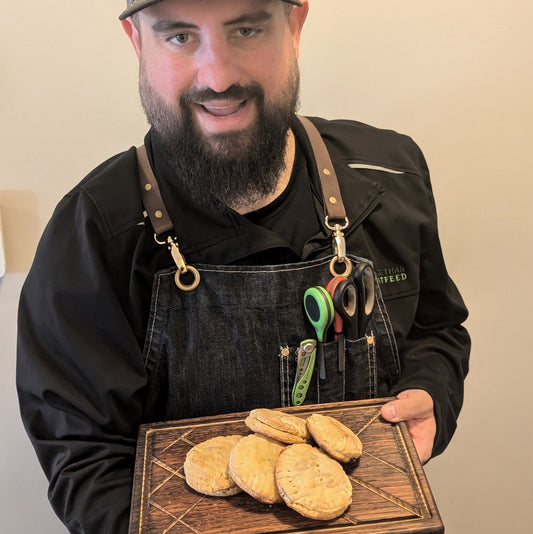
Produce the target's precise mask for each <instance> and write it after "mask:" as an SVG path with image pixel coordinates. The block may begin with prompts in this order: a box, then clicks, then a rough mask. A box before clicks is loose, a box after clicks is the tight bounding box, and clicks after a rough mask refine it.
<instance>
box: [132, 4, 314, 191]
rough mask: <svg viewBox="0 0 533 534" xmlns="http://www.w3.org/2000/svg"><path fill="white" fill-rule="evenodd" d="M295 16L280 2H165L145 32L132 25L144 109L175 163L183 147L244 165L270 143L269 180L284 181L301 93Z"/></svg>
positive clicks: (298, 16)
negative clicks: (291, 127) (272, 165)
mask: <svg viewBox="0 0 533 534" xmlns="http://www.w3.org/2000/svg"><path fill="white" fill-rule="evenodd" d="M298 9H301V8H297V9H295V10H293V11H292V12H291V14H290V15H288V14H287V11H286V4H284V3H283V2H280V1H279V0H166V1H165V2H161V3H159V4H156V5H155V6H152V7H151V8H147V9H145V10H143V11H142V12H141V13H140V14H139V18H138V21H137V26H138V27H139V29H140V32H137V29H136V28H134V27H133V26H132V25H131V23H130V22H129V25H130V26H129V28H127V27H126V26H127V24H128V22H127V23H126V25H125V28H126V31H127V32H128V33H130V38H131V39H132V41H133V43H134V45H135V48H136V50H137V53H138V55H139V59H140V90H141V98H142V101H143V106H144V108H145V111H146V114H147V117H148V120H149V121H150V123H151V124H152V126H153V127H154V129H155V131H156V132H157V133H158V134H159V136H160V137H161V138H162V141H163V144H164V145H166V149H167V152H168V151H169V150H170V151H172V150H173V146H174V147H175V148H176V150H177V153H176V154H174V156H175V157H172V155H171V157H170V159H171V160H177V159H180V160H183V156H184V154H183V146H185V147H186V152H188V153H189V152H190V151H191V150H194V151H195V155H196V156H199V155H200V156H201V157H209V158H215V160H216V162H217V164H218V163H219V162H221V161H223V162H225V163H228V162H231V161H233V162H234V164H235V162H239V165H241V166H242V164H243V163H245V162H246V161H247V160H250V158H252V159H253V158H254V157H255V158H257V155H258V154H257V152H258V150H259V151H262V152H265V150H266V149H265V147H264V146H262V145H261V143H262V142H263V138H264V137H265V136H266V137H276V136H277V140H276V139H274V140H270V141H268V139H267V140H266V141H268V142H269V143H270V144H271V145H272V142H274V144H275V145H276V148H274V147H270V149H271V150H274V152H273V153H272V154H271V155H270V156H271V157H276V158H277V160H278V167H277V168H276V169H267V171H268V172H267V174H273V173H278V174H279V172H280V166H279V165H281V163H279V159H280V157H279V152H280V149H281V150H284V147H285V143H286V135H287V130H288V122H289V120H290V116H291V115H292V113H293V112H294V109H295V106H296V102H297V95H298V67H297V50H298V44H299V37H300V31H301V27H302V24H303V20H304V19H305V13H304V11H303V10H302V11H301V12H298ZM191 143H192V144H191ZM176 144H179V145H180V146H181V148H178V147H177V146H176ZM267 154H268V151H267V153H266V154H264V155H263V158H262V159H263V160H264V159H266V158H265V155H267ZM282 156H283V154H282ZM270 159H271V158H270ZM281 160H283V157H281ZM171 163H173V162H172V161H171ZM266 163H268V162H266ZM254 166H255V167H257V164H256V163H254ZM255 167H253V168H255ZM178 170H182V171H183V169H178ZM255 170H257V169H255ZM202 172H203V171H202ZM217 172H218V173H219V174H220V169H219V170H218V171H217ZM227 172H231V173H233V172H234V171H233V170H231V169H229V168H228V169H227ZM189 174H190V173H189ZM239 180H240V181H242V179H239ZM268 180H269V181H270V182H272V177H270V178H269V179H268ZM236 185H238V184H230V183H228V184H226V185H223V186H222V187H224V188H225V189H228V187H231V188H233V189H235V186H236ZM209 187H211V185H210V186H209ZM245 187H247V188H248V189H250V187H249V185H248V186H246V185H245ZM274 187H275V183H274ZM250 194H252V191H249V190H248V191H245V190H243V191H241V192H240V193H237V196H239V195H241V196H243V195H250ZM257 194H258V195H259V196H260V195H264V194H265V191H259V192H257Z"/></svg>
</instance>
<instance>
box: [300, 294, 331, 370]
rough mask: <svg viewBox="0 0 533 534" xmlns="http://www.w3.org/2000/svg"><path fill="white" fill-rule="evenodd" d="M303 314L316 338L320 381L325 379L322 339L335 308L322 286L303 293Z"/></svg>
mask: <svg viewBox="0 0 533 534" xmlns="http://www.w3.org/2000/svg"><path fill="white" fill-rule="evenodd" d="M304 308H305V313H306V314H307V317H308V319H309V321H310V322H311V324H312V325H313V327H314V329H315V331H316V335H317V338H318V350H317V356H318V369H319V376H320V378H321V379H322V380H325V378H326V362H325V359H324V339H325V335H326V332H327V330H328V328H329V327H330V325H331V323H332V322H333V317H334V314H335V308H334V306H333V301H332V300H331V296H330V295H329V293H328V292H327V291H326V289H325V288H323V287H322V286H313V287H310V288H308V289H307V290H306V291H305V293H304Z"/></svg>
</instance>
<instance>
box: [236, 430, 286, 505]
mask: <svg viewBox="0 0 533 534" xmlns="http://www.w3.org/2000/svg"><path fill="white" fill-rule="evenodd" d="M285 447H286V445H285V444H284V443H280V442H279V441H277V440H274V439H271V438H267V437H266V436H262V435H261V434H250V435H249V436H245V437H244V438H242V439H241V440H240V441H239V442H238V443H237V444H236V445H235V447H233V449H232V451H231V454H230V458H229V473H230V476H231V478H232V479H233V480H234V482H235V483H236V484H237V485H238V486H239V487H240V488H242V489H243V490H244V491H245V492H246V493H248V494H250V495H251V496H252V497H254V498H255V499H257V500H258V501H261V502H264V503H267V504H273V503H277V502H282V499H281V496H280V494H279V493H278V488H277V486H276V478H275V469H276V462H277V461H278V457H279V455H280V453H281V451H282V450H283V449H284V448H285Z"/></svg>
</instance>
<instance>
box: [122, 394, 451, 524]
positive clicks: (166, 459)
mask: <svg viewBox="0 0 533 534" xmlns="http://www.w3.org/2000/svg"><path fill="white" fill-rule="evenodd" d="M387 400H389V399H374V400H369V401H354V402H347V403H334V404H319V405H314V406H300V407H297V408H289V409H284V410H283V411H286V412H289V413H294V414H295V415H299V416H302V417H306V416H307V415H310V414H311V413H322V414H324V415H331V416H332V417H335V418H337V419H339V420H340V421H341V422H342V423H344V424H345V425H347V426H348V427H349V428H351V429H352V430H353V431H354V432H355V433H356V434H357V435H358V436H359V438H360V439H361V441H362V443H363V455H362V456H361V458H359V460H357V462H356V463H355V464H353V465H350V466H346V467H345V470H346V472H347V474H348V476H349V477H350V480H351V482H352V485H353V503H352V505H351V506H350V507H349V508H348V510H347V511H346V512H345V513H344V514H343V515H342V516H340V517H339V518H337V519H335V520H331V521H314V520H312V519H307V518H305V517H303V516H301V515H299V514H298V513H297V512H295V511H293V510H291V509H289V508H288V507H287V506H285V505H284V504H275V505H266V504H262V503H260V502H258V501H256V500H254V499H253V498H252V497H250V496H249V495H248V494H246V493H242V494H239V495H234V496H232V497H207V496H203V495H200V494H198V493H196V492H195V491H193V490H192V489H190V488H189V487H188V486H187V484H186V482H185V477H184V475H183V461H184V459H185V455H186V454H187V451H188V450H189V449H190V448H191V447H192V446H193V445H196V444H197V443H200V442H201V441H204V440H206V439H208V438H211V437H214V436H217V435H229V434H243V435H245V434H248V433H249V431H248V429H247V428H246V426H245V425H244V419H245V418H246V416H247V414H248V413H247V412H246V413H240V414H231V415H223V416H218V417H206V418H200V419H188V420H183V421H176V422H168V423H156V424H153V425H143V426H142V427H141V429H140V432H139V441H138V449H137V462H136V466H135V477H134V486H133V497H132V510H131V519H130V534H191V533H192V534H223V533H224V534H227V533H229V532H231V533H235V534H250V533H258V534H261V533H273V532H274V533H280V534H281V533H305V532H309V533H310V532H312V533H328V534H339V533H428V534H429V533H441V532H444V527H443V525H442V521H441V518H440V515H439V513H438V510H437V507H436V504H435V501H434V499H433V496H432V494H431V490H430V487H429V484H428V482H427V479H426V477H425V474H424V471H423V468H422V465H421V464H420V461H419V459H418V456H417V454H416V451H415V448H414V445H413V442H412V440H411V437H410V435H409V433H408V431H407V427H406V425H405V424H403V423H400V424H390V423H387V422H385V421H383V420H382V419H381V417H379V410H380V407H381V405H382V404H383V403H384V402H386V401H387Z"/></svg>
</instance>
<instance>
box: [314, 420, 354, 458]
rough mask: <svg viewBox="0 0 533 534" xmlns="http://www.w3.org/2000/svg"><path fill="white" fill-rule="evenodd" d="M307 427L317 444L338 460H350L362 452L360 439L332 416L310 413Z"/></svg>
mask: <svg viewBox="0 0 533 534" xmlns="http://www.w3.org/2000/svg"><path fill="white" fill-rule="evenodd" d="M307 428H308V430H309V433H310V434H311V436H312V437H313V439H314V440H315V441H316V443H317V445H318V446H319V447H320V448H321V449H322V450H324V451H325V452H327V453H328V454H329V455H330V456H331V457H332V458H335V460H338V461H339V462H351V461H352V460H355V459H357V458H359V456H361V454H362V453H363V444H362V443H361V440H360V439H359V438H358V437H357V436H356V435H355V434H354V433H353V432H352V431H351V430H350V429H349V428H348V427H347V426H345V425H343V424H342V423H341V422H340V421H338V420H337V419H335V418H334V417H330V416H329V415H322V414H318V413H315V414H313V415H310V416H309V417H308V418H307Z"/></svg>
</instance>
